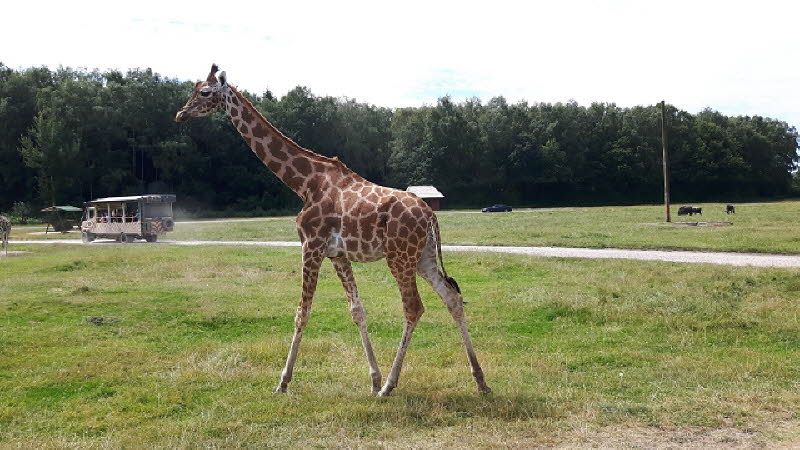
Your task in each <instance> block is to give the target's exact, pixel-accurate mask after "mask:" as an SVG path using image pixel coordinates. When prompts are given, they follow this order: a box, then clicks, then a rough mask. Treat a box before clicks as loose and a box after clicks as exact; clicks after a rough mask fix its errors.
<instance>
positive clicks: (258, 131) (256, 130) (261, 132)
mask: <svg viewBox="0 0 800 450" xmlns="http://www.w3.org/2000/svg"><path fill="white" fill-rule="evenodd" d="M245 112H247V108H245V109H244V110H243V111H242V119H244V120H247V119H246V118H245V116H244V113H245ZM251 117H252V116H251ZM247 122H250V121H249V120H247ZM268 134H269V130H268V129H267V127H265V126H264V125H263V124H262V123H260V122H259V123H256V126H254V127H253V136H255V137H257V138H259V139H261V138H264V137H267V135H268ZM271 149H272V143H270V150H271Z"/></svg>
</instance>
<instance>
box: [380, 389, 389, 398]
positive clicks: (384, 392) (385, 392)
mask: <svg viewBox="0 0 800 450" xmlns="http://www.w3.org/2000/svg"><path fill="white" fill-rule="evenodd" d="M390 395H392V390H391V389H386V388H383V389H381V391H380V392H378V397H388V396H390Z"/></svg>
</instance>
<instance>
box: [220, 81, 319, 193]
mask: <svg viewBox="0 0 800 450" xmlns="http://www.w3.org/2000/svg"><path fill="white" fill-rule="evenodd" d="M224 99H225V113H226V114H227V115H228V118H230V120H231V122H232V123H233V126H234V127H235V128H236V129H237V130H238V131H239V133H240V134H241V135H242V137H243V138H244V140H245V142H247V145H249V146H250V149H252V150H253V153H255V154H256V156H258V158H259V159H260V160H261V161H262V162H263V163H264V164H265V165H266V166H267V167H268V168H269V169H270V170H271V171H272V172H273V173H274V174H275V175H276V176H277V177H278V178H280V179H281V181H283V182H284V183H285V184H286V185H287V186H289V188H290V189H291V190H293V191H294V192H295V193H296V194H297V195H298V196H300V198H302V199H303V200H304V201H305V200H307V199H308V198H309V196H310V194H311V193H312V192H311V190H312V189H319V186H318V185H317V183H318V181H317V178H318V177H315V176H314V174H315V173H316V172H319V171H320V170H325V167H326V166H329V165H330V164H331V159H329V158H326V157H324V156H322V155H318V154H316V153H314V152H312V151H310V150H307V149H304V148H303V147H300V146H299V145H298V144H297V143H295V142H294V141H292V140H291V139H289V138H288V137H286V136H285V135H284V134H283V133H281V132H280V131H278V129H277V128H275V127H274V126H273V125H272V124H271V123H269V121H268V120H267V119H266V118H264V116H262V115H261V113H260V112H258V110H256V108H255V106H253V104H252V103H250V101H249V100H247V98H245V97H244V95H242V94H241V93H240V92H239V91H238V90H236V88H234V87H233V86H230V88H229V90H228V92H226V93H224Z"/></svg>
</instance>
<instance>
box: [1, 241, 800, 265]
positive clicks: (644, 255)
mask: <svg viewBox="0 0 800 450" xmlns="http://www.w3.org/2000/svg"><path fill="white" fill-rule="evenodd" d="M10 243H11V244H80V245H84V244H83V243H82V242H81V241H80V240H78V239H46V240H45V239H43V240H35V241H10ZM114 244H116V242H115V241H111V240H99V241H96V242H94V243H92V244H89V245H114ZM158 244H161V245H189V246H195V245H245V246H255V247H299V246H300V243H299V242H292V241H161V242H159V243H158ZM119 245H153V244H147V243H145V242H142V241H137V242H136V243H135V244H119ZM442 250H444V251H451V252H491V253H510V254H514V255H527V256H537V257H545V258H590V259H635V260H642V261H670V262H680V263H706V264H721V265H727V266H754V267H784V268H793V267H800V256H798V255H772V254H765V253H732V252H692V251H664V250H622V249H614V248H602V249H601V248H569V247H501V246H483V245H443V246H442Z"/></svg>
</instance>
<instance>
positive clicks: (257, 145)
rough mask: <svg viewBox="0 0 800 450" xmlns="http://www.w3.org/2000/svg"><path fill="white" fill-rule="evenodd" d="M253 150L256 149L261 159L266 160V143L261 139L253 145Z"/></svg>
mask: <svg viewBox="0 0 800 450" xmlns="http://www.w3.org/2000/svg"><path fill="white" fill-rule="evenodd" d="M253 150H255V152H256V155H258V157H259V158H260V159H261V160H264V159H265V158H266V157H267V154H266V152H264V144H263V143H262V142H261V141H256V142H255V144H254V145H253Z"/></svg>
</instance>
